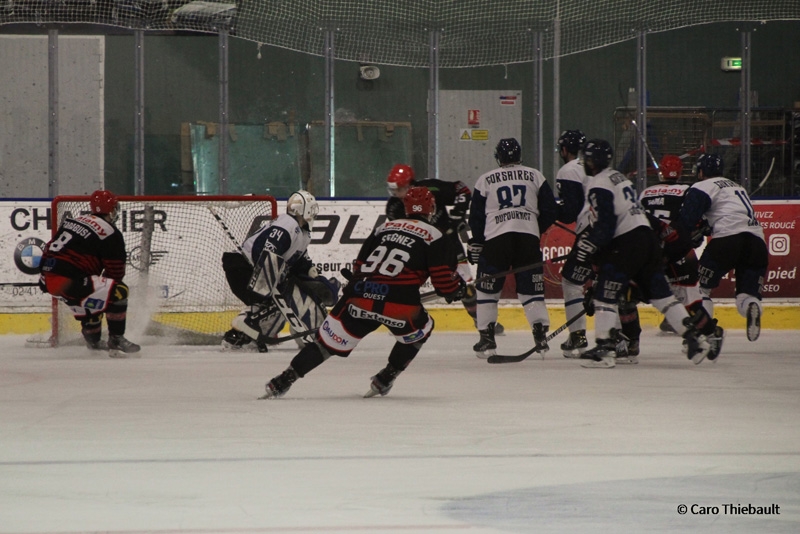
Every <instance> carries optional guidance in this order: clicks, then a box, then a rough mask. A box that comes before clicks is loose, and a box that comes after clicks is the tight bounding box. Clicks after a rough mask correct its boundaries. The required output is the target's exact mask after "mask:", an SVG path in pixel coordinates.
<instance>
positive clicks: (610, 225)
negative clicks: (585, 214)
mask: <svg viewBox="0 0 800 534" xmlns="http://www.w3.org/2000/svg"><path fill="white" fill-rule="evenodd" d="M587 203H588V204H589V211H590V218H591V221H592V226H591V229H590V230H589V234H588V238H589V240H590V241H591V242H592V243H594V244H595V245H596V246H597V247H598V248H603V247H604V246H606V245H608V244H609V243H611V240H612V239H614V238H615V237H618V236H620V235H622V234H626V233H628V232H630V231H631V230H634V229H635V228H638V227H639V226H646V227H647V228H650V222H649V220H648V219H647V215H645V212H644V209H643V208H642V206H641V204H639V201H638V200H637V196H636V189H634V187H633V184H632V183H631V181H630V180H628V179H627V178H625V176H623V175H622V174H620V173H619V172H617V171H615V170H614V169H610V168H608V169H603V170H602V171H600V172H599V173H598V174H596V175H595V176H594V177H592V178H591V181H590V187H589V194H588V196H587Z"/></svg>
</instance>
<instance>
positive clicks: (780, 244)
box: [769, 234, 790, 256]
mask: <svg viewBox="0 0 800 534" xmlns="http://www.w3.org/2000/svg"><path fill="white" fill-rule="evenodd" d="M789 249H790V246H789V236H788V234H772V235H771V236H769V253H770V254H771V255H773V256H788V255H789Z"/></svg>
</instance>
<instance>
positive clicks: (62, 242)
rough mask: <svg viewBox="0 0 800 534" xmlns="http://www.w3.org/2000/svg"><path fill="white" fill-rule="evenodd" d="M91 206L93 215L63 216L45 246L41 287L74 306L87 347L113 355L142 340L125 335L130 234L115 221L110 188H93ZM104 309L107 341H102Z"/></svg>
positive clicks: (115, 208) (116, 204)
mask: <svg viewBox="0 0 800 534" xmlns="http://www.w3.org/2000/svg"><path fill="white" fill-rule="evenodd" d="M89 208H90V211H91V213H89V214H86V215H78V216H77V217H73V218H68V219H66V220H64V222H62V223H61V226H60V227H59V229H58V232H57V233H56V235H55V236H54V237H53V239H52V240H51V241H50V242H49V243H47V245H46V246H45V249H44V255H43V256H42V273H41V279H40V286H41V288H42V290H43V291H46V292H47V293H50V294H51V295H53V296H54V297H56V298H58V299H59V300H61V301H63V302H65V303H66V304H67V306H69V308H70V310H71V311H72V313H73V315H74V316H75V319H77V320H79V321H80V323H81V333H82V334H83V338H84V340H85V341H86V346H87V347H89V348H90V349H93V350H105V349H108V354H109V356H111V357H121V356H123V355H124V354H131V353H136V352H139V349H140V347H139V345H137V344H136V343H132V342H130V341H128V340H127V339H125V318H126V313H127V310H128V292H129V290H128V286H127V285H125V283H124V282H123V281H122V279H123V278H124V277H125V261H126V258H127V255H126V252H125V239H124V237H123V236H122V233H121V232H120V231H119V229H117V227H116V226H115V225H114V222H115V221H116V219H117V214H118V210H119V200H118V199H117V196H116V195H114V193H112V192H111V191H103V190H98V191H95V192H94V193H92V195H91V198H90V200H89ZM104 314H105V317H106V322H107V323H108V341H107V342H105V343H104V342H103V341H102V340H101V333H102V320H103V315H104Z"/></svg>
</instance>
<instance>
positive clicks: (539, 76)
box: [531, 30, 555, 183]
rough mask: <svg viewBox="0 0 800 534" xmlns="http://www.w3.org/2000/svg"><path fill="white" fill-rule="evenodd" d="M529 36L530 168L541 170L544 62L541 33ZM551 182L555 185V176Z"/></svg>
mask: <svg viewBox="0 0 800 534" xmlns="http://www.w3.org/2000/svg"><path fill="white" fill-rule="evenodd" d="M531 35H532V37H533V42H532V46H533V161H532V162H531V164H532V165H531V166H532V167H533V168H535V169H541V168H542V166H543V165H544V151H543V146H544V130H543V125H542V113H543V106H542V92H543V86H542V83H543V82H542V80H543V78H544V76H543V71H544V69H543V66H544V61H543V59H542V55H543V50H542V32H541V31H539V30H535V31H533V32H532V34H531ZM553 182H554V183H555V175H554V178H553Z"/></svg>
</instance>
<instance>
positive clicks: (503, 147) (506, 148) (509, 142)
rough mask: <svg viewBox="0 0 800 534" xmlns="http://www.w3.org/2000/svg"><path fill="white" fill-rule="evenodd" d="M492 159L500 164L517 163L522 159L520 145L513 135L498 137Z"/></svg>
mask: <svg viewBox="0 0 800 534" xmlns="http://www.w3.org/2000/svg"><path fill="white" fill-rule="evenodd" d="M494 159H496V160H497V163H498V164H500V165H501V166H504V165H514V164H515V163H519V162H520V161H522V147H521V146H519V142H517V140H516V139H514V138H513V137H508V138H506V139H500V142H499V143H497V146H496V147H495V149H494Z"/></svg>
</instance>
